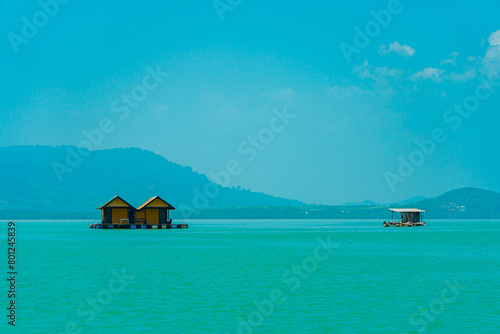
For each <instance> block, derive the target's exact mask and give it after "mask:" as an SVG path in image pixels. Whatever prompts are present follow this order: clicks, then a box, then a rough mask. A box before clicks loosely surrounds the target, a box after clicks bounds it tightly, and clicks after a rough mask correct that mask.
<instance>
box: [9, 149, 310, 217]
mask: <svg viewBox="0 0 500 334" xmlns="http://www.w3.org/2000/svg"><path fill="white" fill-rule="evenodd" d="M0 157H1V159H0V217H1V218H6V219H7V218H17V217H21V218H24V217H26V218H33V217H42V218H43V217H47V218H51V217H71V218H74V217H92V218H95V217H99V216H100V214H99V211H97V210H95V208H96V207H98V206H99V205H100V204H104V203H105V202H107V201H108V200H109V199H111V198H112V197H113V196H115V195H120V196H121V197H123V198H124V199H125V200H127V201H128V202H129V203H130V204H132V205H134V206H139V205H140V204H142V203H143V202H145V201H146V200H147V199H149V198H150V197H153V196H156V195H158V196H160V197H162V198H164V199H165V200H166V201H168V202H171V204H172V205H173V206H174V207H176V208H178V209H179V208H184V209H185V210H188V209H195V210H197V209H203V208H217V207H231V206H254V205H276V206H298V205H305V204H304V203H302V202H299V201H294V200H289V199H284V198H279V197H274V196H271V195H266V194H264V193H258V192H252V191H250V190H245V189H241V188H227V187H220V186H218V185H216V184H215V183H213V182H210V181H209V180H208V178H207V177H206V176H205V175H202V174H199V173H196V172H194V171H193V170H192V169H191V168H190V167H185V166H181V165H179V164H176V163H173V162H170V161H168V160H166V159H165V158H163V157H161V156H159V155H157V154H154V153H153V152H150V151H145V150H141V149H138V148H127V149H110V150H99V151H92V152H90V151H86V150H83V149H80V148H77V147H74V146H58V147H51V146H8V147H0Z"/></svg>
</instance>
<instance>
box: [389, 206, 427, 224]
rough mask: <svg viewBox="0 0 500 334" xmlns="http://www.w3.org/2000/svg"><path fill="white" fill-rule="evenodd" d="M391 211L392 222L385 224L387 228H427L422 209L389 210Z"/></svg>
mask: <svg viewBox="0 0 500 334" xmlns="http://www.w3.org/2000/svg"><path fill="white" fill-rule="evenodd" d="M389 210H391V212H392V217H391V221H390V222H384V226H385V227H389V226H396V227H402V226H407V227H412V226H425V222H424V212H425V211H424V210H420V209H389ZM394 218H396V219H394Z"/></svg>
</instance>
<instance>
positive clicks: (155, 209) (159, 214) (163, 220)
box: [90, 196, 188, 229]
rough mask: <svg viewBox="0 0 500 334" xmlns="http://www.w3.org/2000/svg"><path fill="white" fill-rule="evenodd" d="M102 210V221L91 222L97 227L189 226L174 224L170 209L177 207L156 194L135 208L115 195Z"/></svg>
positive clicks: (91, 225)
mask: <svg viewBox="0 0 500 334" xmlns="http://www.w3.org/2000/svg"><path fill="white" fill-rule="evenodd" d="M97 209H98V210H101V223H100V224H90V228H97V229H115V228H116V229H172V228H188V225H187V224H172V219H170V217H169V211H170V210H175V208H174V207H173V206H172V205H170V204H169V203H168V202H166V201H164V200H163V199H161V198H160V197H159V196H155V197H153V198H150V199H149V200H147V201H146V203H144V204H142V205H141V206H140V207H139V208H137V209H136V208H135V207H133V206H132V205H130V204H129V203H127V202H126V201H125V200H124V199H123V198H121V197H120V196H115V197H113V198H112V199H111V200H109V201H108V202H107V203H106V204H104V205H102V206H101V207H99V208H97Z"/></svg>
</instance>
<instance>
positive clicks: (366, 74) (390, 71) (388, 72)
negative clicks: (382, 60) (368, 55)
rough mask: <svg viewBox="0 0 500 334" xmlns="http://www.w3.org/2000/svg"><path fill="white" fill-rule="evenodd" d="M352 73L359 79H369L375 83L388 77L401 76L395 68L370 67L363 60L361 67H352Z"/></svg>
mask: <svg viewBox="0 0 500 334" xmlns="http://www.w3.org/2000/svg"><path fill="white" fill-rule="evenodd" d="M353 72H354V73H356V74H357V75H358V77H359V78H360V79H366V78H370V79H373V80H375V81H379V80H381V79H385V78H388V77H400V76H401V75H402V74H403V72H402V71H401V70H399V69H396V68H388V67H374V66H370V65H369V64H368V60H365V61H364V62H363V65H359V66H354V69H353Z"/></svg>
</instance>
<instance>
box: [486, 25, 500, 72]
mask: <svg viewBox="0 0 500 334" xmlns="http://www.w3.org/2000/svg"><path fill="white" fill-rule="evenodd" d="M488 43H489V46H488V49H486V54H485V55H484V57H483V60H482V67H483V68H482V72H483V73H484V74H485V75H487V76H489V77H496V76H498V75H499V74H500V30H497V31H495V32H494V33H492V34H491V35H490V37H489V38H488Z"/></svg>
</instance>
